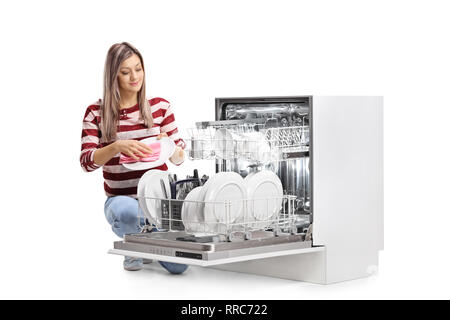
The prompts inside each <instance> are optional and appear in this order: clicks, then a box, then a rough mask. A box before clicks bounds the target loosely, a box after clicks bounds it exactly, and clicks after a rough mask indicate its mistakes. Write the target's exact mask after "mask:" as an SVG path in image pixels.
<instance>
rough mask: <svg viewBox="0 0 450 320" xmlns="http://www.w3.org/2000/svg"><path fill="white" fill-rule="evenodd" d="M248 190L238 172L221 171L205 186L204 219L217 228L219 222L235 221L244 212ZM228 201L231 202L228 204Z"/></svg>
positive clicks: (203, 197)
mask: <svg viewBox="0 0 450 320" xmlns="http://www.w3.org/2000/svg"><path fill="white" fill-rule="evenodd" d="M246 198H247V190H246V188H245V185H244V179H242V177H241V176H240V175H239V174H237V173H236V172H219V173H217V174H216V175H214V176H212V177H211V178H209V179H208V181H207V182H206V183H205V185H204V186H203V189H202V192H201V195H200V197H199V199H200V200H202V201H204V202H205V203H204V204H203V210H200V212H203V216H202V221H205V222H206V223H208V224H210V226H211V227H212V228H215V229H217V225H218V223H219V224H229V223H233V222H235V221H236V220H237V219H238V218H240V217H241V216H242V215H243V214H244V200H245V199H246ZM226 203H229V204H228V205H226Z"/></svg>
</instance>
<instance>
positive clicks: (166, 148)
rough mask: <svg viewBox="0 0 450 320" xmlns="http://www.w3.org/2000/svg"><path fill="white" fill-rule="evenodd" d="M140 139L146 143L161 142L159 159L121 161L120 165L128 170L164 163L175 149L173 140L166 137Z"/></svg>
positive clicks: (154, 166)
mask: <svg viewBox="0 0 450 320" xmlns="http://www.w3.org/2000/svg"><path fill="white" fill-rule="evenodd" d="M140 141H141V142H143V143H145V144H147V145H150V144H151V143H154V142H156V141H159V142H160V143H161V153H160V155H159V159H158V160H156V161H149V162H141V161H139V162H134V163H122V165H123V166H124V167H125V168H127V169H130V170H146V169H151V168H156V167H159V166H161V165H163V164H164V163H166V161H167V160H169V158H170V157H171V156H172V155H173V153H174V152H175V149H176V145H175V142H173V140H172V139H170V138H168V137H162V138H161V139H160V140H157V138H156V137H151V138H147V139H143V140H140Z"/></svg>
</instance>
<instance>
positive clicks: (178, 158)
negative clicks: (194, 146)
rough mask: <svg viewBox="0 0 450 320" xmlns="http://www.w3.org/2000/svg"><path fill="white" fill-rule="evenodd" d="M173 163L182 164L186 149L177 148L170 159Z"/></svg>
mask: <svg viewBox="0 0 450 320" xmlns="http://www.w3.org/2000/svg"><path fill="white" fill-rule="evenodd" d="M169 160H170V161H171V162H172V163H173V164H181V163H182V162H183V161H184V150H183V149H182V148H180V147H178V146H177V147H176V148H175V152H174V153H173V155H172V156H171V157H170V159H169Z"/></svg>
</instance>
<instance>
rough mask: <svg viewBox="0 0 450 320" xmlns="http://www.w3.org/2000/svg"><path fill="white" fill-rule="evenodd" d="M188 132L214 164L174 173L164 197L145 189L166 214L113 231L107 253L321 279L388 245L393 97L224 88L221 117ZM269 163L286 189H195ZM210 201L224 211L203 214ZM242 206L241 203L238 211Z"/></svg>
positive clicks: (371, 267) (350, 275)
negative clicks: (386, 126)
mask: <svg viewBox="0 0 450 320" xmlns="http://www.w3.org/2000/svg"><path fill="white" fill-rule="evenodd" d="M185 131H186V134H185V135H184V136H183V139H184V140H185V142H186V150H185V151H186V154H187V157H188V158H189V160H191V161H196V160H209V161H207V163H210V165H211V166H212V167H213V168H214V169H215V170H214V171H215V175H213V176H212V177H208V176H206V175H203V176H200V174H199V173H198V172H197V171H195V172H194V174H193V175H192V176H187V177H186V179H184V178H182V179H179V180H177V178H176V177H175V178H174V177H170V181H169V184H168V185H167V188H166V191H165V192H166V193H165V195H164V196H163V197H161V196H158V197H152V196H148V195H144V196H142V195H141V196H140V195H139V194H138V198H139V199H138V200H139V203H140V205H141V204H142V203H144V205H145V203H147V207H149V206H151V207H152V210H155V211H158V216H159V218H158V219H156V220H153V221H150V222H148V223H146V224H145V225H143V226H142V232H141V233H137V234H128V235H125V236H124V238H123V240H121V241H116V242H114V246H113V248H112V249H111V250H109V253H111V254H117V255H124V256H132V257H139V258H147V259H154V260H161V261H167V262H175V263H183V264H188V265H195V266H201V267H210V268H215V269H219V270H224V271H234V272H243V273H250V274H257V275H261V276H270V277H277V278H283V279H290V280H297V281H307V282H312V283H319V284H329V283H335V282H340V281H346V280H352V279H357V278H362V277H366V276H370V275H372V274H374V273H376V272H377V270H378V258H379V251H381V250H383V247H384V239H383V238H384V231H383V225H384V221H383V219H384V218H383V97H381V96H313V95H305V96H282V97H233V98H216V99H215V119H214V120H211V121H208V120H205V121H199V122H196V123H195V124H194V125H193V127H192V128H189V129H186V130H185ZM263 172H267V173H268V175H269V176H270V175H274V176H276V179H277V181H278V180H279V181H280V182H281V184H280V192H279V193H277V194H273V195H269V196H268V195H265V196H264V197H263V198H258V197H253V198H248V199H247V198H246V199H243V198H242V199H238V200H235V201H234V200H233V199H226V200H223V201H218V200H217V199H220V195H217V198H214V199H215V200H216V201H211V200H209V201H208V200H204V197H203V198H202V197H199V198H198V199H197V198H193V197H190V195H192V194H193V193H194V190H196V189H197V190H199V192H200V191H201V190H200V188H201V187H202V186H206V185H207V184H208V183H209V182H208V181H212V180H213V179H214V176H219V175H221V174H222V175H224V179H231V180H232V179H234V177H235V176H237V175H239V176H240V177H242V178H243V179H247V178H248V179H249V180H250V178H251V177H252V175H253V180H255V179H254V177H255V176H256V174H258V173H259V174H260V175H261V174H262V173H263ZM227 174H229V177H228V176H227ZM211 183H212V182H211ZM230 183H231V182H230ZM161 185H162V188H163V189H164V184H163V181H162V180H161ZM210 185H211V184H210ZM209 189H211V187H209ZM223 193H224V194H225V193H226V192H223ZM203 196H204V195H203ZM211 199H212V198H211ZM274 209H276V210H275V211H274ZM211 210H213V212H214V213H217V214H219V213H220V214H221V215H222V216H223V219H222V220H220V221H219V222H218V221H217V220H214V221H205V218H203V220H199V218H197V216H201V215H198V214H197V213H198V212H200V211H201V212H205V213H206V212H210V211H211ZM247 211H248V212H251V213H252V214H253V216H252V215H247ZM236 212H239V213H241V212H243V213H242V215H240V216H239V218H235V219H230V217H231V216H233V214H235V213H236ZM188 213H189V215H188ZM249 216H250V217H257V218H258V219H254V218H252V219H248V218H246V217H249ZM193 217H195V218H193ZM190 218H192V220H190ZM155 227H156V228H157V229H158V231H163V232H154V231H153V232H152V230H155Z"/></svg>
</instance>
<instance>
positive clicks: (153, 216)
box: [137, 169, 170, 227]
mask: <svg viewBox="0 0 450 320" xmlns="http://www.w3.org/2000/svg"><path fill="white" fill-rule="evenodd" d="M161 179H162V180H163V181H164V185H165V189H166V193H167V195H168V196H169V197H170V183H169V172H168V171H162V170H156V169H153V170H149V171H147V172H146V173H144V174H143V175H142V177H141V179H140V180H139V183H138V188H137V196H138V201H139V206H140V207H141V209H142V211H143V213H144V216H145V217H146V218H147V219H148V220H149V221H150V222H151V223H152V224H154V225H156V226H158V227H161V226H162V208H161V206H162V204H161V200H159V199H165V198H166V195H165V194H164V191H163V190H162V186H161Z"/></svg>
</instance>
